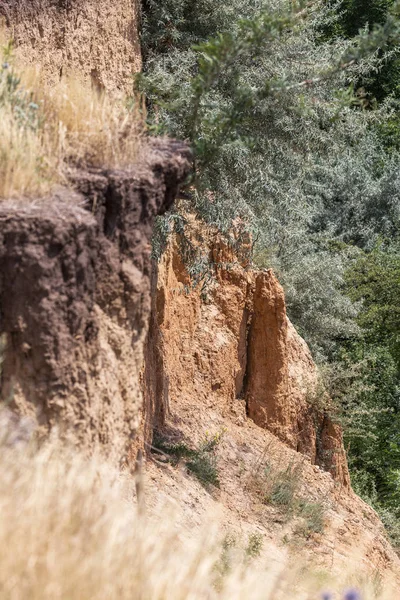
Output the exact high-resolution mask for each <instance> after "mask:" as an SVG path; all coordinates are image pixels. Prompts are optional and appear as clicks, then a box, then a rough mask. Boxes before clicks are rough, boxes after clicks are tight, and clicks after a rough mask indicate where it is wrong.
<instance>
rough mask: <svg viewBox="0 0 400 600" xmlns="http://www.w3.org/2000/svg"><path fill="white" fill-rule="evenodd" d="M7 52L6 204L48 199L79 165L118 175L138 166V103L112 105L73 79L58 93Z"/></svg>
mask: <svg viewBox="0 0 400 600" xmlns="http://www.w3.org/2000/svg"><path fill="white" fill-rule="evenodd" d="M0 38H1V36H0ZM0 46H1V48H0V198H11V197H23V196H36V195H42V194H45V193H48V192H49V191H50V190H51V188H52V187H53V186H54V185H55V184H56V183H59V182H62V181H64V174H65V171H66V169H67V168H68V166H70V165H71V164H72V165H78V166H88V165H89V166H94V167H103V168H113V167H124V166H127V165H129V164H132V163H133V162H135V161H136V160H137V155H138V152H139V149H140V146H141V141H142V138H143V132H144V118H143V111H142V108H143V107H142V106H140V102H139V100H138V99H136V101H133V100H131V101H130V102H128V101H127V99H126V98H125V97H122V96H118V95H115V96H114V97H112V98H111V97H110V96H108V95H107V94H105V93H101V92H99V91H98V90H96V89H94V88H93V87H91V86H90V85H86V84H84V83H83V82H81V81H80V80H79V79H78V78H73V77H70V78H68V79H63V80H61V81H60V82H59V83H58V85H55V86H52V87H50V86H48V85H47V84H46V82H45V81H43V80H42V79H41V77H40V72H39V71H36V70H32V69H31V70H29V71H28V70H24V69H23V67H22V66H21V65H18V64H17V63H16V62H15V60H14V58H13V56H12V53H11V52H10V44H9V43H4V41H3V43H2V42H1V39H0ZM4 64H6V65H7V66H6V67H5V68H4V67H2V66H1V65H4Z"/></svg>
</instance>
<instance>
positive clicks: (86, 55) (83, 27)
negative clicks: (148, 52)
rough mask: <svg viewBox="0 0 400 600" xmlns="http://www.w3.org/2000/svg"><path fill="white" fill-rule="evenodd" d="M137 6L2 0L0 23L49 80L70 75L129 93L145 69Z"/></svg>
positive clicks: (87, 0) (132, 0) (97, 0)
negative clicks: (142, 68) (142, 59)
mask: <svg viewBox="0 0 400 600" xmlns="http://www.w3.org/2000/svg"><path fill="white" fill-rule="evenodd" d="M139 10H140V3H139V2H138V1H137V0H116V1H114V2H109V1H107V0H1V1H0V24H1V18H3V20H4V23H5V25H6V27H7V30H8V31H7V33H8V35H11V37H12V38H13V39H14V42H15V45H16V52H17V54H18V56H19V57H20V58H21V59H22V60H21V62H23V63H24V64H25V65H31V66H33V67H34V68H35V69H36V68H38V66H39V65H40V70H41V71H42V73H43V75H44V77H45V79H46V81H47V82H51V81H53V82H55V81H57V80H58V79H60V78H61V77H62V76H65V75H68V74H72V75H74V76H79V77H83V78H84V79H85V80H86V81H88V82H91V83H92V84H93V85H94V86H95V87H96V88H97V89H100V90H103V89H104V90H107V91H108V92H114V91H115V90H120V91H125V92H127V93H129V92H131V91H132V85H133V77H132V76H133V74H134V73H137V72H139V71H140V69H141V52H140V45H139V32H138V20H139Z"/></svg>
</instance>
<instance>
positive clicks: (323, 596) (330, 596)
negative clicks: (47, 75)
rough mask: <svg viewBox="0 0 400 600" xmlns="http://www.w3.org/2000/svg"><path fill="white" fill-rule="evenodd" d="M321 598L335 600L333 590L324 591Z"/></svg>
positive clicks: (322, 599)
mask: <svg viewBox="0 0 400 600" xmlns="http://www.w3.org/2000/svg"><path fill="white" fill-rule="evenodd" d="M321 600H333V594H331V592H322V595H321Z"/></svg>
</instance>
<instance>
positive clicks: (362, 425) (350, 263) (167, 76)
mask: <svg viewBox="0 0 400 600" xmlns="http://www.w3.org/2000/svg"><path fill="white" fill-rule="evenodd" d="M290 4H291V5H292V6H291V9H290V10H288V3H286V2H284V1H283V0H240V2H239V0H232V1H231V2H230V3H229V4H228V3H227V4H225V3H222V2H221V3H218V2H215V0H214V1H212V0H201V1H197V2H194V1H193V0H146V2H145V3H144V15H143V45H144V56H145V74H144V76H143V77H142V78H141V81H140V85H141V86H142V89H144V90H145V92H146V95H147V98H148V103H149V117H150V127H151V128H152V129H153V131H155V132H160V133H164V132H168V133H169V134H171V135H174V136H177V137H180V138H184V139H188V140H190V142H191V144H192V146H193V148H194V151H195V160H196V163H195V177H194V180H193V181H192V182H191V185H190V186H189V187H188V189H187V191H186V200H185V201H182V205H181V206H180V207H179V206H178V208H177V209H176V210H175V212H174V213H172V214H170V215H169V216H168V217H167V218H166V219H164V220H163V221H160V223H159V227H158V232H159V235H158V236H157V238H156V240H155V245H154V248H155V251H156V253H157V252H161V251H162V239H161V238H162V236H161V235H160V234H165V233H167V232H168V231H169V230H170V227H171V226H172V225H174V226H175V227H178V228H179V231H180V233H181V234H182V236H181V237H182V239H183V240H185V231H186V230H187V228H188V226H189V225H188V223H186V221H185V210H190V212H194V213H196V214H197V215H198V216H199V218H201V219H202V220H203V221H205V222H206V223H211V224H213V225H216V226H217V227H218V228H219V230H220V231H221V232H222V234H223V235H225V236H226V237H227V239H228V240H230V242H231V243H238V241H239V242H240V236H239V240H238V239H233V236H232V221H233V220H234V219H235V222H236V223H238V222H239V223H241V224H243V227H247V228H249V229H251V230H252V233H253V237H254V240H255V245H254V256H253V258H254V261H255V262H256V264H258V265H260V266H263V267H271V266H272V267H273V268H275V270H276V271H277V273H278V275H279V277H280V279H281V281H282V283H283V284H284V286H285V290H286V296H287V302H288V309H289V313H290V316H291V318H292V320H293V321H294V322H295V324H296V326H297V327H298V329H299V330H300V332H301V333H302V334H303V335H304V337H305V338H306V339H307V341H308V342H309V343H310V345H311V347H312V349H313V351H314V355H315V356H316V357H317V359H318V360H319V361H320V362H321V363H323V364H325V365H326V369H325V371H326V372H329V373H330V377H329V381H328V382H327V385H329V387H330V389H331V393H332V394H333V395H334V396H335V398H336V399H337V402H338V404H339V406H340V412H341V415H342V419H343V421H344V423H345V425H346V438H347V441H346V443H347V444H348V447H349V456H350V462H351V465H352V470H353V480H354V485H355V487H356V488H357V490H358V491H359V492H360V493H362V494H363V495H364V497H366V498H367V499H369V501H370V502H372V503H373V504H374V505H375V506H377V507H378V508H379V509H381V511H382V514H383V513H384V514H385V518H386V519H387V520H388V521H389V520H390V522H391V529H392V531H393V532H394V531H395V525H394V524H395V523H396V518H397V517H400V477H399V473H400V471H399V469H400V464H399V458H400V433H399V432H398V431H399V428H398V426H397V425H398V424H399V425H400V404H399V389H400V388H399V385H400V375H399V369H400V341H399V340H400V331H399V325H400V311H399V309H397V307H396V292H397V289H398V288H399V286H400V277H399V276H400V266H399V265H400V263H399V260H400V254H399V250H398V249H399V246H398V244H397V236H398V228H399V217H400V213H399V211H400V175H399V172H398V165H399V154H398V146H399V143H398V140H400V133H399V132H400V126H398V123H400V119H399V118H398V112H397V106H398V104H397V103H398V98H397V94H398V89H397V88H398V85H399V84H400V70H398V63H397V46H398V37H399V36H398V31H399V28H398V18H397V14H398V5H397V4H396V3H395V2H392V1H389V0H370V1H369V2H365V0H364V1H363V2H361V0H343V1H342V2H330V1H329V2H314V3H308V4H307V5H305V4H304V5H303V3H298V4H296V5H295V6H293V4H295V3H290ZM399 89H400V88H399ZM182 207H183V208H184V209H185V210H183V211H182ZM187 238H188V239H189V240H190V236H187ZM183 245H184V252H185V253H186V258H187V260H188V261H189V263H190V269H191V272H192V274H194V275H196V276H197V277H198V278H199V279H200V280H201V279H202V278H204V272H205V271H207V269H208V267H209V266H208V265H207V261H206V260H205V258H204V257H202V256H201V255H199V253H198V250H197V252H196V253H195V255H193V254H192V255H190V252H188V251H187V250H188V247H189V249H190V241H188V242H187V243H186V245H185V243H184V244H183ZM399 291H400V290H399ZM397 297H398V296H397ZM385 511H386V512H385ZM388 511H389V512H388ZM399 529H400V527H399Z"/></svg>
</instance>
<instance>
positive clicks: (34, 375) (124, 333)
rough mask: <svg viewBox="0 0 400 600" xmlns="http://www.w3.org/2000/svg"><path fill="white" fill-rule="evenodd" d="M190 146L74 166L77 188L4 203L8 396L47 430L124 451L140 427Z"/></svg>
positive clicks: (1, 323)
mask: <svg viewBox="0 0 400 600" xmlns="http://www.w3.org/2000/svg"><path fill="white" fill-rule="evenodd" d="M189 167H190V164H189V153H188V150H187V149H186V147H185V146H184V145H181V144H178V143H174V142H164V143H159V144H157V145H156V144H153V145H152V147H151V148H149V149H148V151H147V156H146V159H145V160H143V162H142V164H140V165H137V166H136V167H135V168H134V169H132V170H130V171H129V170H125V171H97V172H91V173H86V172H82V173H81V172H75V173H72V174H71V179H73V182H74V186H75V190H76V191H75V192H74V193H73V192H71V191H68V190H64V191H60V192H59V193H58V194H55V195H54V196H52V197H51V198H47V199H41V200H37V201H31V202H26V201H20V202H15V201H14V202H2V203H1V204H0V336H1V339H2V346H3V357H2V358H3V362H2V373H1V400H2V401H3V402H5V403H6V404H7V405H8V406H9V408H11V409H12V410H15V411H16V412H18V413H19V414H22V415H25V416H31V417H32V418H33V419H34V420H35V421H37V422H38V424H39V425H40V426H41V428H42V430H43V431H44V432H47V431H48V430H49V429H50V428H51V427H52V426H54V425H57V426H58V427H60V428H61V429H62V430H63V429H65V431H68V435H70V436H72V437H73V438H74V439H77V440H78V441H79V442H80V443H81V444H84V445H86V446H87V445H89V446H94V445H97V444H99V443H100V444H102V445H105V446H106V447H108V448H109V450H110V451H113V452H114V453H116V454H117V455H118V456H121V455H122V454H123V453H124V452H125V451H126V449H127V446H129V443H130V440H131V439H132V437H133V436H134V434H135V431H136V427H137V418H138V411H139V409H140V407H141V404H142V396H141V390H140V384H139V379H140V369H141V367H142V363H143V344H144V340H145V338H146V334H147V327H148V319H149V315H150V265H151V261H150V252H151V246H150V240H151V235H152V226H153V221H154V219H155V217H156V216H157V215H158V214H161V213H162V212H164V211H165V210H166V209H168V208H169V207H170V205H171V204H172V202H173V200H174V198H175V195H176V193H177V189H178V186H179V183H180V182H181V181H182V179H183V178H184V177H185V175H186V173H187V171H188V169H189Z"/></svg>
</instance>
